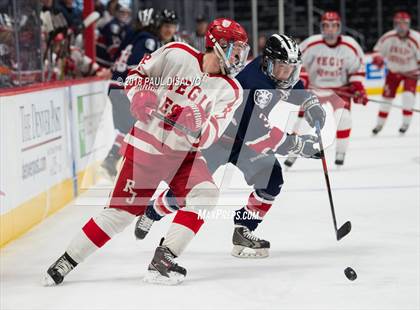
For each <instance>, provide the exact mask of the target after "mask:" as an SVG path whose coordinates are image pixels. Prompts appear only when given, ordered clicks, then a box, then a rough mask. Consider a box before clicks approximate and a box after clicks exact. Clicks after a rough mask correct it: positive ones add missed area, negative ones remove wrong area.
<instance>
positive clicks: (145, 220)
mask: <svg viewBox="0 0 420 310" xmlns="http://www.w3.org/2000/svg"><path fill="white" fill-rule="evenodd" d="M154 222H155V221H154V220H153V219H151V218H150V217H148V216H147V215H146V214H143V215H140V216H139V219H138V220H137V222H136V226H135V228H134V235H135V236H136V238H137V239H139V240H143V239H144V238H146V236H147V234H148V233H149V231H150V228H151V227H152V225H153V223H154Z"/></svg>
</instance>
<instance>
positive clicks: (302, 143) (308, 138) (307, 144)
mask: <svg viewBox="0 0 420 310" xmlns="http://www.w3.org/2000/svg"><path fill="white" fill-rule="evenodd" d="M315 143H318V137H316V136H313V135H302V136H298V135H295V134H291V135H290V134H287V137H286V140H285V141H284V142H283V143H282V144H281V145H280V146H279V147H278V149H277V151H276V152H277V153H278V154H280V155H289V154H296V155H300V156H302V157H306V158H315V159H319V158H320V153H319V149H317V148H315V147H314V144H315Z"/></svg>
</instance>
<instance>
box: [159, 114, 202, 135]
mask: <svg viewBox="0 0 420 310" xmlns="http://www.w3.org/2000/svg"><path fill="white" fill-rule="evenodd" d="M152 115H153V116H154V117H156V118H158V119H160V120H161V121H163V122H164V123H166V124H168V125H171V126H172V127H174V128H176V129H178V130H180V131H182V132H184V133H186V134H187V135H189V136H191V137H193V138H197V137H199V136H200V131H192V130H190V129H188V128H186V127H184V126H182V125H181V124H178V123H177V122H175V121H173V120H171V119H169V118H166V117H165V116H164V115H162V114H160V113H158V112H156V111H152Z"/></svg>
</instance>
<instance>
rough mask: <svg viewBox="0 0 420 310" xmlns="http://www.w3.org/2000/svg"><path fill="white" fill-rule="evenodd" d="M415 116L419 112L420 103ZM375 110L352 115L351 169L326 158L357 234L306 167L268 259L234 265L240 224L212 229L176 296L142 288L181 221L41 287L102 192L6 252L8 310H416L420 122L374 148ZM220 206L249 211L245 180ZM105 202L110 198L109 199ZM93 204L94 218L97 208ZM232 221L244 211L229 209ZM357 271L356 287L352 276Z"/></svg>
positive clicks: (303, 164)
mask: <svg viewBox="0 0 420 310" xmlns="http://www.w3.org/2000/svg"><path fill="white" fill-rule="evenodd" d="M417 106H419V103H418V102H417ZM376 113H377V105H375V104H374V103H370V104H369V105H368V106H367V107H361V106H358V105H357V106H354V109H353V128H354V130H353V134H352V141H351V145H350V149H349V152H348V154H347V158H346V163H345V166H344V167H343V168H342V169H340V171H338V170H337V169H336V168H335V167H334V166H333V160H334V153H333V149H331V148H329V149H328V151H327V159H328V163H329V166H330V169H331V172H330V177H331V182H332V186H333V189H334V192H333V195H334V200H335V204H336V212H337V218H338V222H339V224H343V223H344V222H345V221H347V220H351V222H352V224H353V230H352V232H351V233H350V234H349V235H348V236H347V237H345V238H344V239H343V240H341V241H340V242H337V241H336V240H335V237H334V231H333V225H332V220H331V215H330V210H329V204H328V197H327V193H326V190H325V183H324V177H323V173H322V167H321V163H320V162H319V161H314V160H298V161H297V162H296V165H295V167H293V169H291V170H290V171H287V172H285V175H284V178H285V185H284V187H283V190H282V194H281V195H280V197H279V199H278V200H277V202H276V204H275V206H274V207H273V208H272V209H271V210H270V212H269V213H268V215H267V217H266V219H265V221H264V223H263V225H261V227H260V228H259V229H258V230H257V232H256V234H258V235H260V236H262V237H264V238H266V239H268V240H270V241H271V245H272V249H271V253H270V254H271V255H270V257H269V258H267V259H261V260H257V259H252V260H246V259H238V258H234V257H232V256H231V255H230V251H231V234H232V223H231V220H228V219H220V218H219V219H210V220H208V222H207V223H206V224H205V226H203V229H202V230H201V231H200V233H199V234H198V235H197V237H196V238H195V240H193V242H192V243H191V244H190V246H189V248H188V249H187V251H186V252H185V254H184V255H183V256H182V257H180V258H179V259H178V260H179V263H180V264H182V265H183V266H185V267H186V268H187V269H188V274H187V279H186V281H185V282H184V283H183V284H182V285H180V286H177V287H163V286H155V285H149V284H146V283H143V282H142V277H143V275H144V273H145V270H146V268H147V265H148V263H149V261H150V259H151V257H152V255H153V251H154V248H155V247H156V245H157V244H158V242H159V239H160V237H161V236H163V235H164V233H165V232H166V230H167V228H168V226H169V223H170V220H171V218H166V219H165V220H164V221H163V222H161V223H158V224H156V225H155V226H153V227H152V231H151V233H150V235H149V236H148V237H147V238H146V240H144V241H136V240H135V239H134V235H133V226H130V227H129V228H127V229H126V230H125V231H124V232H123V233H121V234H120V235H118V236H117V237H115V238H114V239H113V240H111V241H110V242H109V244H107V245H106V246H105V247H104V248H103V249H101V250H100V251H98V252H97V253H95V254H94V255H92V256H91V257H90V258H89V259H88V260H87V261H86V262H85V263H83V264H81V265H79V266H78V267H77V268H76V270H74V271H73V272H72V273H71V274H70V275H69V276H68V277H67V278H66V280H65V282H64V284H63V285H62V286H59V287H52V288H45V287H42V286H41V284H40V279H41V275H42V273H43V272H45V271H46V269H47V268H48V266H49V265H50V264H51V263H52V262H53V261H54V260H55V259H56V258H58V256H59V255H61V254H62V253H63V251H64V249H65V247H66V246H67V244H68V242H69V241H70V239H71V238H72V236H73V235H74V234H75V233H76V232H77V231H79V229H80V227H81V226H82V225H83V224H84V223H85V222H86V220H87V219H88V218H89V217H91V216H92V215H94V214H95V213H97V212H99V211H100V209H101V208H102V206H101V204H103V203H105V201H106V198H104V195H105V196H106V193H107V191H106V190H103V189H100V188H97V189H92V190H90V191H89V192H87V193H86V194H84V195H83V196H82V197H80V198H79V199H78V200H77V201H75V202H74V203H73V205H72V206H68V207H66V208H64V209H63V210H61V211H60V212H58V213H56V214H55V215H53V216H51V217H49V218H48V219H46V220H45V221H44V222H43V223H41V224H40V225H38V226H37V227H35V228H34V229H32V230H31V231H30V232H29V233H27V234H26V235H25V236H23V237H22V238H20V239H19V240H17V241H15V242H13V243H11V244H9V245H7V246H6V247H4V248H3V249H1V256H0V257H1V264H0V267H1V270H0V275H1V287H0V290H1V293H0V308H1V309H181V308H182V309H214V308H223V309H278V308H284V309H418V308H419V306H420V301H419V270H420V268H419V260H420V255H419V227H420V223H419V221H420V219H419V207H420V139H419V137H420V117H419V115H418V114H416V115H415V116H414V119H413V124H412V127H411V128H410V129H409V131H408V132H407V134H406V136H404V137H400V136H399V134H398V128H399V126H400V122H401V111H399V110H396V109H394V110H393V111H392V112H391V115H390V119H389V120H388V123H387V124H386V127H385V128H384V130H383V132H381V133H380V135H379V136H378V137H374V138H372V137H371V129H372V128H373V126H374V123H375V121H376ZM231 177H232V181H233V183H234V185H235V186H232V187H234V188H231V189H230V190H229V191H228V192H226V193H224V194H223V197H222V201H221V204H232V202H234V203H236V204H242V203H245V201H246V199H247V195H248V193H249V189H247V188H246V187H245V186H244V183H243V181H242V180H241V179H240V178H241V176H240V174H239V173H233V174H231ZM101 196H102V197H101ZM92 204H93V205H94V206H92ZM229 209H231V210H234V207H229ZM347 266H351V267H353V268H354V269H355V271H356V272H357V274H358V278H357V280H356V281H354V282H350V281H349V280H348V279H347V278H346V277H345V276H344V269H345V268H346V267H347Z"/></svg>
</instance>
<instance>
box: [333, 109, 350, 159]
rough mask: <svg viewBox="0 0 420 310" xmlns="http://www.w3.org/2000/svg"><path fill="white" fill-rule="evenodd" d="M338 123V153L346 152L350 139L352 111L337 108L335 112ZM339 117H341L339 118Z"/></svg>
mask: <svg viewBox="0 0 420 310" xmlns="http://www.w3.org/2000/svg"><path fill="white" fill-rule="evenodd" d="M335 116H336V123H337V134H336V138H337V147H336V151H337V153H345V152H346V151H347V147H348V144H349V140H350V132H351V113H350V111H349V110H347V109H337V111H336V112H335ZM338 117H340V118H339V119H338Z"/></svg>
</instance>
